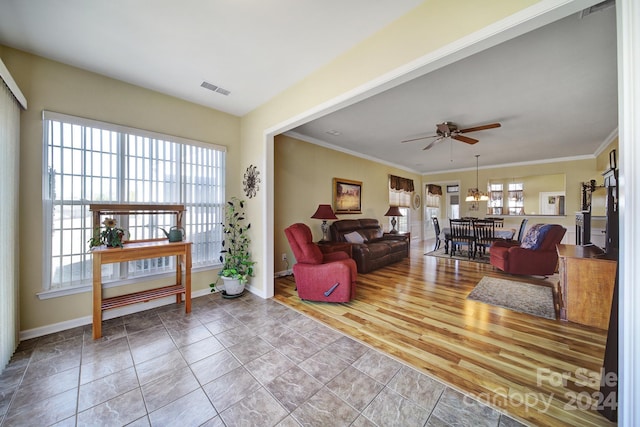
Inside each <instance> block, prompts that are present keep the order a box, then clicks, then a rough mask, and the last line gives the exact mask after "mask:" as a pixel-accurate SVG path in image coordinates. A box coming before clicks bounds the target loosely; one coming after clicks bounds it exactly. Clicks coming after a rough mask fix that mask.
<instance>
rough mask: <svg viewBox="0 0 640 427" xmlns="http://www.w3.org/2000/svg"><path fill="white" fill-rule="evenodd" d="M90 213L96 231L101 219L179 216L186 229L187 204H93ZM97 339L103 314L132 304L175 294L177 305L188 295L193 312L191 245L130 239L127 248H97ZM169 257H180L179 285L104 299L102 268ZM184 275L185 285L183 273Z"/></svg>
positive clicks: (177, 220)
mask: <svg viewBox="0 0 640 427" xmlns="http://www.w3.org/2000/svg"><path fill="white" fill-rule="evenodd" d="M89 210H90V211H91V212H92V214H93V226H94V228H98V227H100V218H101V217H103V216H107V215H110V216H114V215H153V214H156V215H158V214H171V215H175V223H176V226H177V227H182V214H183V213H184V210H185V209H184V206H183V205H148V204H126V205H125V204H92V205H90V206H89ZM91 253H92V255H93V339H97V338H100V337H101V336H102V312H103V311H104V310H109V309H113V308H118V307H123V306H126V305H129V304H136V303H140V302H147V301H150V300H153V299H157V298H164V297H168V296H173V295H175V297H176V303H180V302H181V301H182V294H184V302H185V312H186V313H189V312H191V242H189V241H182V242H169V240H168V239H164V238H161V239H148V240H129V241H126V242H125V245H124V247H123V248H107V247H104V246H100V247H96V248H93V250H92V251H91ZM166 256H175V257H176V279H175V284H171V285H169V286H163V287H160V288H154V289H147V290H142V291H139V292H134V293H129V294H125V295H118V296H114V297H110V298H103V296H102V265H103V264H110V263H118V262H127V261H136V260H141V259H148V258H160V257H166ZM183 273H184V282H183V280H182V274H183Z"/></svg>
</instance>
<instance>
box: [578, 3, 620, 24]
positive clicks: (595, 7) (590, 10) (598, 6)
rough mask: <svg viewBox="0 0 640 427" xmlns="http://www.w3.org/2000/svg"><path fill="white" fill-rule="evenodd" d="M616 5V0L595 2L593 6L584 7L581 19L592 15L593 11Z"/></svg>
mask: <svg viewBox="0 0 640 427" xmlns="http://www.w3.org/2000/svg"><path fill="white" fill-rule="evenodd" d="M615 5H616V0H605V1H603V2H602V3H598V4H595V5H593V6H591V7H588V8H586V9H583V10H582V12H580V19H582V18H584V17H585V16H587V15H591V14H592V13H596V12H600V11H602V10H605V9H609V8H610V7H613V6H615Z"/></svg>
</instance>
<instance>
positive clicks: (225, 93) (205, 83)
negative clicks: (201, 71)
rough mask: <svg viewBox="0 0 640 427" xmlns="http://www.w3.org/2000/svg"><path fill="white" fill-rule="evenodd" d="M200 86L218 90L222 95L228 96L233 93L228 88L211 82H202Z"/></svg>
mask: <svg viewBox="0 0 640 427" xmlns="http://www.w3.org/2000/svg"><path fill="white" fill-rule="evenodd" d="M200 86H202V87H203V88H205V89H209V90H212V91H214V92H217V93H219V94H221V95H225V96H227V95H229V94H230V93H231V92H230V91H228V90H226V89H223V88H221V87H219V86H216V85H213V84H211V83H209V82H202V84H201V85H200Z"/></svg>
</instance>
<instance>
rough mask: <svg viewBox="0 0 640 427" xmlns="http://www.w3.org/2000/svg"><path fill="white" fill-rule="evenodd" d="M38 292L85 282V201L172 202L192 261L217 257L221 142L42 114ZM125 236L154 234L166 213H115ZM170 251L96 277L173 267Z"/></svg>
mask: <svg viewBox="0 0 640 427" xmlns="http://www.w3.org/2000/svg"><path fill="white" fill-rule="evenodd" d="M43 135H44V138H43V139H44V157H45V158H44V176H43V187H44V188H43V195H44V197H43V202H44V206H43V208H44V209H43V211H44V221H45V230H46V232H45V242H44V250H45V254H44V259H45V278H44V279H45V280H44V289H45V290H57V289H69V288H77V287H82V286H86V285H89V284H90V283H91V274H92V265H91V253H90V252H88V243H87V242H88V240H89V239H90V237H91V235H92V233H93V230H92V229H91V227H92V223H91V219H92V218H91V213H90V212H89V205H90V204H91V203H108V202H113V203H165V204H166V203H179V204H184V205H185V207H186V209H187V211H186V213H185V215H184V217H183V224H184V227H185V233H186V236H187V238H188V239H189V240H190V241H192V242H193V247H192V261H193V267H194V268H198V267H209V266H214V265H217V264H218V263H219V260H218V258H219V253H220V249H221V240H222V230H221V227H220V223H221V222H222V220H223V215H224V212H223V209H224V197H225V193H224V188H225V186H224V176H225V148H224V147H221V146H216V145H212V144H205V143H200V142H196V141H190V140H185V139H181V138H177V137H170V136H167V135H162V134H157V133H153V132H148V131H142V130H138V129H132V128H127V127H123V126H118V125H113V124H109V123H103V122H97V121H93V120H87V119H82V118H78V117H72V116H67V115H63V114H57V113H51V112H44V114H43ZM116 220H117V221H118V226H120V227H122V228H124V229H126V230H128V231H129V233H130V239H132V240H138V239H148V238H156V237H162V236H163V235H164V234H163V232H162V230H161V229H160V228H164V229H165V230H166V229H168V228H169V227H171V226H172V225H175V224H171V220H172V215H166V216H163V215H160V216H154V215H149V216H146V215H137V216H131V217H127V216H123V217H116ZM174 264H175V262H174V259H173V257H166V258H158V259H153V260H141V261H131V262H125V263H121V264H109V265H105V266H104V267H103V271H102V277H103V279H102V280H103V281H104V282H109V281H114V282H115V281H126V280H128V279H131V278H133V277H140V276H152V275H157V274H162V273H166V272H169V271H172V270H174V269H175V265H174Z"/></svg>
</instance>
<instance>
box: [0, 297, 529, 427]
mask: <svg viewBox="0 0 640 427" xmlns="http://www.w3.org/2000/svg"><path fill="white" fill-rule="evenodd" d="M103 331H104V336H103V338H102V339H100V340H96V341H94V340H93V339H92V338H91V326H90V325H88V326H85V327H79V328H75V329H71V330H68V331H64V332H61V333H57V334H52V335H48V336H44V337H40V338H36V339H33V340H29V341H26V342H22V343H21V344H20V347H19V349H18V351H17V352H16V354H15V355H14V357H13V359H12V361H11V363H10V364H9V365H8V367H7V368H6V369H5V370H4V371H3V372H2V375H1V376H0V425H1V426H3V427H4V426H30V425H33V426H45V425H56V426H74V425H78V426H112V425H113V426H123V425H130V426H149V425H153V426H197V425H206V426H261V427H262V426H283V427H285V426H298V425H302V426H402V427H410V426H425V425H426V426H446V425H450V426H460V425H464V426H467V425H468V426H517V425H521V424H520V423H518V422H517V421H515V420H513V419H511V418H509V417H507V416H505V415H502V414H500V413H499V412H497V411H495V410H493V409H491V408H489V407H487V406H484V405H482V404H479V403H477V402H474V401H472V400H471V399H469V398H465V397H464V396H463V395H462V394H460V393H458V392H456V391H454V390H453V389H451V388H449V387H447V386H445V385H443V384H442V383H440V382H439V381H436V380H434V379H432V378H430V377H429V376H426V375H423V374H421V373H419V372H418V371H416V370H415V369H413V368H411V367H409V366H407V365H405V364H403V363H400V362H398V361H396V360H394V359H392V358H390V357H387V356H385V355H384V354H383V353H381V352H378V351H375V350H373V349H371V348H369V347H367V346H365V345H363V344H361V343H359V342H357V341H355V340H353V339H351V338H349V337H347V336H345V335H343V334H341V333H339V332H336V331H334V330H332V329H330V328H328V327H326V326H324V325H322V324H320V323H319V322H317V321H315V320H312V319H310V318H307V317H305V316H304V315H302V314H299V313H297V312H295V311H293V310H291V309H289V308H288V307H286V306H283V305H281V304H279V303H277V302H275V301H273V300H262V299H261V298H258V297H255V296H254V295H251V294H247V295H245V296H243V297H242V298H238V299H235V300H226V299H222V298H221V297H220V295H219V294H217V295H208V296H204V297H199V298H195V299H194V300H193V310H192V313H191V314H190V315H185V313H184V308H183V307H182V306H178V305H175V304H172V305H168V306H164V307H161V308H157V309H152V310H148V311H145V312H141V313H136V314H133V315H129V316H125V317H120V318H117V319H111V320H108V321H105V322H104V323H103Z"/></svg>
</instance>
